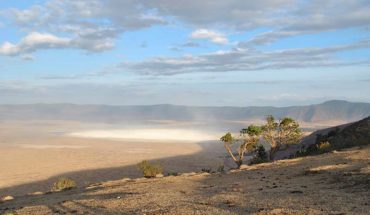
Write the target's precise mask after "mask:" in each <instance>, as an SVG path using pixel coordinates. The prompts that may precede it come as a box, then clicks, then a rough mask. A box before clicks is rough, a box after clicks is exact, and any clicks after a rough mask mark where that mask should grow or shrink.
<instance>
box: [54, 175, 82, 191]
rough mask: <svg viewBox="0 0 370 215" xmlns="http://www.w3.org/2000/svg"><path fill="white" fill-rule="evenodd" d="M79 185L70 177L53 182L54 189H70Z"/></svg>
mask: <svg viewBox="0 0 370 215" xmlns="http://www.w3.org/2000/svg"><path fill="white" fill-rule="evenodd" d="M76 186H77V184H76V182H75V181H74V180H72V179H70V178H66V177H61V178H59V179H58V181H57V182H55V183H54V184H53V187H52V190H53V191H62V190H70V189H73V188H75V187H76Z"/></svg>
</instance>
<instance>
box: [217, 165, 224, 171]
mask: <svg viewBox="0 0 370 215" xmlns="http://www.w3.org/2000/svg"><path fill="white" fill-rule="evenodd" d="M217 172H219V173H224V172H225V166H224V165H220V166H219V167H218V168H217Z"/></svg>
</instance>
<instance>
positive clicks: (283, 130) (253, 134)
mask: <svg viewBox="0 0 370 215" xmlns="http://www.w3.org/2000/svg"><path fill="white" fill-rule="evenodd" d="M240 137H241V138H239V139H237V138H234V137H233V136H232V134H231V133H230V132H228V133H226V134H225V135H224V136H222V137H221V138H220V140H221V141H222V142H224V146H225V149H226V151H227V152H228V153H229V155H230V156H231V158H232V159H233V160H234V162H235V163H236V164H237V166H238V167H240V166H241V165H242V164H243V159H244V154H245V153H246V152H251V153H257V155H256V156H254V157H253V159H252V161H251V162H250V163H251V164H255V163H261V162H266V161H268V160H273V158H274V155H275V153H276V152H277V151H278V150H280V149H281V148H282V147H288V146H289V145H290V144H296V143H298V142H299V140H300V139H301V138H302V132H301V130H300V128H299V124H298V122H296V121H295V120H294V119H292V118H289V117H285V118H283V119H281V120H279V121H278V122H277V121H275V118H274V117H273V116H268V117H267V118H266V124H265V125H263V126H256V125H250V126H248V127H247V128H243V129H242V130H241V131H240ZM262 138H263V139H264V140H265V141H266V142H268V143H269V144H270V145H271V149H270V153H269V156H267V153H266V151H265V148H264V147H263V146H262V145H261V144H259V142H260V140H261V139H262ZM235 143H239V144H240V145H239V147H238V156H235V155H234V153H233V152H232V148H231V146H232V145H233V144H235ZM258 153H263V154H258Z"/></svg>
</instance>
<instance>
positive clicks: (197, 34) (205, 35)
mask: <svg viewBox="0 0 370 215" xmlns="http://www.w3.org/2000/svg"><path fill="white" fill-rule="evenodd" d="M190 38H192V39H207V40H210V41H212V42H213V43H216V44H222V45H225V44H228V43H229V40H228V39H227V38H226V36H225V35H224V34H222V33H219V32H216V31H211V30H208V29H198V30H196V31H194V32H193V33H191V35H190Z"/></svg>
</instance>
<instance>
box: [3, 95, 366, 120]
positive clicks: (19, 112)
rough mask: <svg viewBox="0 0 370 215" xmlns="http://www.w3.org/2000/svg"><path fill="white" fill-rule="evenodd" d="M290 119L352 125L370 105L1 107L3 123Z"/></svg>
mask: <svg viewBox="0 0 370 215" xmlns="http://www.w3.org/2000/svg"><path fill="white" fill-rule="evenodd" d="M269 114H271V115H274V116H275V117H277V118H281V117H285V116H289V117H293V118H294V119H297V120H299V121H301V122H330V121H335V122H352V121H356V120H359V119H362V118H365V117H367V116H370V104H369V103H352V102H346V101H338V100H335V101H328V102H325V103H322V104H316V105H309V106H292V107H191V106H176V105H149V106H108V105H74V104H32V105H0V120H34V119H37V120H76V121H86V122H124V121H140V120H183V121H197V120H199V121H233V120H235V121H243V120H255V119H259V120H260V119H264V118H265V117H266V115H269Z"/></svg>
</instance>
